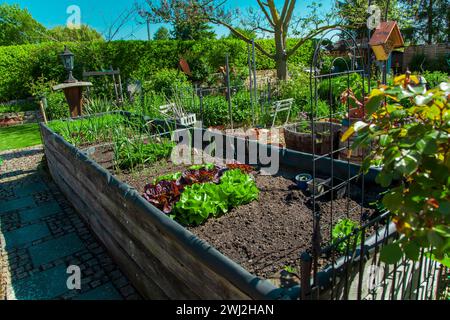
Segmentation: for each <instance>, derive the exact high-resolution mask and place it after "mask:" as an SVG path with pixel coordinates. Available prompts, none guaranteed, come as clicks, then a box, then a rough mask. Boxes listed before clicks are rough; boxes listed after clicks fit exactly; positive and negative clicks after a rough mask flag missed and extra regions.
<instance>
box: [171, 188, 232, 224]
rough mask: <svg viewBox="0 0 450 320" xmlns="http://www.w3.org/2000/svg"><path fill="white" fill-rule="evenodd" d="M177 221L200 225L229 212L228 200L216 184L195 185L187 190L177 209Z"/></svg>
mask: <svg viewBox="0 0 450 320" xmlns="http://www.w3.org/2000/svg"><path fill="white" fill-rule="evenodd" d="M175 212H176V213H175V217H176V219H177V220H179V221H180V222H182V223H184V224H188V225H200V224H202V223H203V222H205V221H206V220H207V219H208V218H209V217H210V216H214V217H217V216H219V215H220V214H224V213H226V212H228V204H227V198H226V197H224V196H223V194H222V193H221V192H220V187H219V185H217V184H214V183H204V184H194V185H192V186H188V187H186V188H185V190H184V192H183V193H182V194H181V198H180V201H179V202H178V203H177V204H176V207H175Z"/></svg>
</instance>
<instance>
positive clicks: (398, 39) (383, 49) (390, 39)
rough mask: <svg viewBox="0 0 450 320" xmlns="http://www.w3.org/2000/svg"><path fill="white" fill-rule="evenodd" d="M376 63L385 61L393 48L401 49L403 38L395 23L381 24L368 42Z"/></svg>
mask: <svg viewBox="0 0 450 320" xmlns="http://www.w3.org/2000/svg"><path fill="white" fill-rule="evenodd" d="M369 45H370V46H371V47H372V50H373V52H374V53H375V57H376V59H377V60H378V61H386V60H388V59H389V55H390V54H391V52H392V50H394V49H395V48H399V47H403V45H404V42H403V37H402V34H401V33H400V29H399V27H398V25H397V22H395V21H386V22H381V24H380V25H379V26H378V27H377V29H376V30H375V32H374V34H373V36H372V38H371V39H370V41H369Z"/></svg>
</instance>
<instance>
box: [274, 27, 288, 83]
mask: <svg viewBox="0 0 450 320" xmlns="http://www.w3.org/2000/svg"><path fill="white" fill-rule="evenodd" d="M275 63H276V66H277V77H278V80H286V79H287V55H286V37H285V36H284V34H283V30H282V28H281V27H276V28H275Z"/></svg>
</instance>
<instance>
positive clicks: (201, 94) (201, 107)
mask: <svg viewBox="0 0 450 320" xmlns="http://www.w3.org/2000/svg"><path fill="white" fill-rule="evenodd" d="M198 97H199V99H200V118H201V119H202V128H203V125H204V124H203V121H204V119H203V90H202V88H200V89H199V90H198Z"/></svg>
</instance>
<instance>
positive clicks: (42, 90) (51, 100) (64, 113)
mask: <svg viewBox="0 0 450 320" xmlns="http://www.w3.org/2000/svg"><path fill="white" fill-rule="evenodd" d="M55 84H56V82H55V81H48V80H47V79H46V78H44V77H42V76H41V77H39V78H38V79H37V80H36V81H33V82H32V83H31V85H30V91H31V94H32V95H33V97H35V98H36V99H41V98H42V97H45V98H46V99H47V108H46V109H45V112H46V115H47V118H48V119H49V120H56V119H63V118H68V117H69V116H70V112H69V105H68V104H67V101H66V97H65V96H64V93H63V92H62V91H53V89H52V87H53V86H54V85H55Z"/></svg>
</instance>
